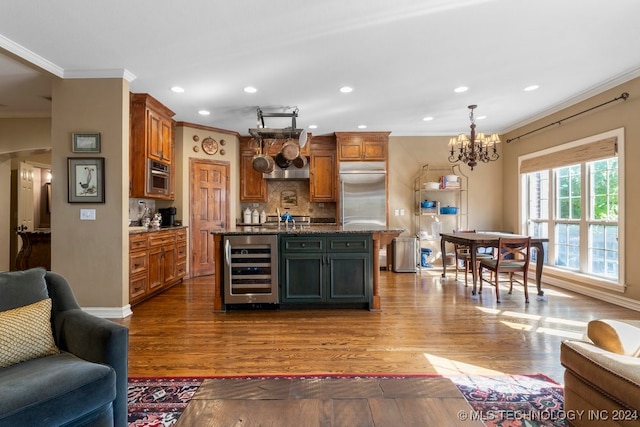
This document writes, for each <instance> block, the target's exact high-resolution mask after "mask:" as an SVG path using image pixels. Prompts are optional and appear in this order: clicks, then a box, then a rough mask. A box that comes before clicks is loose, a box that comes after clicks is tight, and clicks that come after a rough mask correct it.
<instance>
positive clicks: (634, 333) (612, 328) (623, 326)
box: [587, 319, 640, 357]
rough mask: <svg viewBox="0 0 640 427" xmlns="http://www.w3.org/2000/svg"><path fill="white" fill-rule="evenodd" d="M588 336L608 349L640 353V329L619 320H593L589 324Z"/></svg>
mask: <svg viewBox="0 0 640 427" xmlns="http://www.w3.org/2000/svg"><path fill="white" fill-rule="evenodd" d="M587 336H588V337H589V339H590V340H591V341H593V343H594V344H595V345H596V346H598V347H600V348H602V349H604V350H607V351H610V352H612V353H617V354H624V355H627V356H635V357H638V356H639V355H640V329H638V328H637V327H635V326H633V325H630V324H628V323H625V322H621V321H618V320H608V319H601V320H592V321H590V322H589V324H588V325H587Z"/></svg>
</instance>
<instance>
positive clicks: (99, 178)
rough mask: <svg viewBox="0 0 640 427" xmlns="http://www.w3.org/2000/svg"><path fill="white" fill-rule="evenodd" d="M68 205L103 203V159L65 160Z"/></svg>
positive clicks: (80, 158)
mask: <svg viewBox="0 0 640 427" xmlns="http://www.w3.org/2000/svg"><path fill="white" fill-rule="evenodd" d="M67 172H68V175H69V177H68V180H69V196H68V201H69V203H104V157H69V158H68V159H67Z"/></svg>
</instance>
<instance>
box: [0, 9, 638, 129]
mask: <svg viewBox="0 0 640 427" xmlns="http://www.w3.org/2000/svg"><path fill="white" fill-rule="evenodd" d="M638 16H640V2H638V1H637V0H611V1H609V2H603V1H601V0H536V1H524V0H393V1H391V0H386V1H385V0H349V1H343V0H342V1H337V0H324V1H314V2H310V1H295V0H270V1H259V0H245V1H211V0H190V1H188V2H175V1H170V0H136V1H130V0H103V1H101V2H89V1H86V0H60V1H55V2H42V1H39V0H3V2H2V14H0V50H2V51H3V53H6V55H0V117H39V116H49V115H50V108H51V102H50V100H49V99H50V97H51V79H52V78H60V77H63V78H78V77H124V78H128V79H131V86H130V88H131V91H132V92H137V93H150V94H151V95H153V96H154V97H155V98H157V99H158V100H159V101H161V102H162V103H164V104H165V105H167V106H168V107H169V108H170V109H172V110H173V111H175V112H176V115H175V117H174V118H175V119H176V120H178V121H185V122H190V123H196V124H200V125H206V126H212V127H217V128H221V129H226V130H231V131H237V132H239V133H240V134H243V135H247V134H248V129H249V128H255V127H256V120H257V114H256V109H257V107H260V108H261V109H262V110H263V111H264V112H284V113H287V112H291V111H293V108H296V107H297V108H298V109H299V116H298V118H297V127H298V128H305V129H307V128H308V126H310V125H316V126H317V128H314V129H309V131H310V132H312V133H313V134H315V135H321V134H326V133H331V132H334V131H357V130H359V129H358V126H359V125H366V126H367V128H366V130H369V131H391V132H392V136H399V135H415V136H420V135H453V134H456V133H459V132H463V131H467V130H468V126H469V119H468V109H467V106H468V105H470V104H478V108H477V110H476V112H475V114H476V118H477V119H478V130H480V131H485V132H499V133H502V132H505V131H508V130H511V129H514V128H515V127H517V126H519V125H522V124H524V123H527V122H529V121H531V120H533V119H535V118H539V117H542V116H544V115H546V114H548V113H550V112H552V111H555V110H558V109H560V108H561V107H563V106H566V105H569V104H570V103H573V102H576V101H579V100H581V99H584V98H586V97H588V96H591V95H593V94H595V93H598V92H601V91H603V90H605V89H608V88H610V87H613V86H615V85H618V84H620V83H622V82H624V81H627V80H630V79H632V78H635V77H638V76H640V50H638V48H637V41H638V40H640V25H638V24H637V17H638ZM634 52H635V53H634ZM530 85H538V86H539V89H537V90H534V91H528V92H527V91H524V88H525V87H527V86H530ZM173 86H180V87H182V88H184V92H183V93H174V92H172V91H171V90H170V88H171V87H173ZM247 86H253V87H255V88H257V92H256V93H252V94H250V93H245V92H244V91H243V88H245V87H247ZM342 86H350V87H352V88H353V91H352V92H351V93H346V94H345V93H341V92H340V91H339V88H341V87H342ZM460 86H466V87H468V88H469V89H468V90H467V91H466V92H463V93H455V92H454V89H455V88H457V87H460ZM634 95H635V94H631V96H634ZM96 101H97V100H96ZM199 110H207V111H209V112H210V115H208V116H202V115H200V114H198V111H199ZM481 116H486V118H485V119H483V120H481V119H480V117H481ZM425 117H432V120H428V121H425V120H423V119H424V118H425ZM265 125H266V126H267V127H286V126H290V125H291V119H284V121H283V119H282V118H277V119H274V118H270V119H265Z"/></svg>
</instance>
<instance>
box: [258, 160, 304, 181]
mask: <svg viewBox="0 0 640 427" xmlns="http://www.w3.org/2000/svg"><path fill="white" fill-rule="evenodd" d="M262 177H263V178H265V179H309V163H307V164H305V165H304V167H301V168H297V167H295V166H293V165H292V166H289V167H288V168H281V167H280V166H278V165H276V166H275V167H274V168H273V172H271V173H263V174H262Z"/></svg>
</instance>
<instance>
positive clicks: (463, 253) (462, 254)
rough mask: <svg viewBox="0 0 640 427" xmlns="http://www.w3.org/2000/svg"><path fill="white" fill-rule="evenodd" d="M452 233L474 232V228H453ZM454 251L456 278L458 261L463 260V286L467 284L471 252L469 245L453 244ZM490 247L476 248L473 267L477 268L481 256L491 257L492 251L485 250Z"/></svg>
mask: <svg viewBox="0 0 640 427" xmlns="http://www.w3.org/2000/svg"><path fill="white" fill-rule="evenodd" d="M453 233H454V234H456V233H476V230H453ZM453 246H454V253H455V257H456V264H455V266H456V268H455V270H456V276H455V278H456V280H458V266H459V265H460V261H463V262H464V286H465V287H466V286H469V272H470V271H471V270H470V268H469V265H470V264H471V252H470V249H469V246H467V245H461V244H454V245H453ZM488 249H489V250H490V248H478V251H477V252H476V266H475V267H474V268H478V266H479V263H480V260H481V259H483V258H493V253H492V252H486V251H487V250H488Z"/></svg>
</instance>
